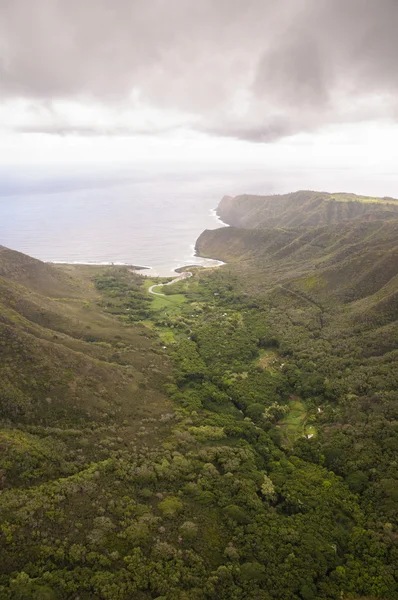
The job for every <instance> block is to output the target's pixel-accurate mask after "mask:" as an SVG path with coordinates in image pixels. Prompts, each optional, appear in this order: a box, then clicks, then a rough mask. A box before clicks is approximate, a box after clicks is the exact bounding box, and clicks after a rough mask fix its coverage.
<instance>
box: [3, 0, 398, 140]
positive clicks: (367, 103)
mask: <svg viewBox="0 0 398 600" xmlns="http://www.w3.org/2000/svg"><path fill="white" fill-rule="evenodd" d="M397 28H398V0H377V1H376V0H278V2H276V1H275V0H201V1H200V2H198V1H197V0H195V1H193V0H168V1H165V0H146V1H145V2H142V1H141V0H84V1H82V0H68V1H65V0H35V1H34V2H33V1H32V0H1V4H0V86H1V87H0V93H1V97H2V99H3V100H7V99H8V100H10V99H14V98H27V99H33V100H34V101H35V102H43V103H44V102H46V103H48V102H53V101H55V100H57V99H60V100H76V101H79V102H85V103H87V102H90V101H96V102H100V103H102V104H103V105H104V106H107V107H109V108H110V110H113V111H115V112H119V113H120V114H122V112H123V110H127V109H129V108H134V106H136V105H137V98H138V99H139V105H140V106H148V107H151V108H155V109H160V110H164V109H167V110H173V111H177V113H180V114H182V115H183V114H188V115H192V127H194V128H196V129H198V130H200V131H204V132H210V133H213V134H217V135H226V136H233V137H239V138H242V139H248V140H252V141H270V140H273V139H276V138H279V137H283V136H285V135H288V134H290V133H294V132H297V131H308V130H312V129H314V128H317V127H319V126H322V125H324V124H328V123H335V122H349V121H353V120H361V119H363V120H366V119H378V118H384V117H389V116H391V117H395V118H396V117H397V106H396V101H395V97H396V94H397V91H398V69H397V68H396V60H397V56H398V35H397V33H396V32H397ZM132 91H134V94H133V95H131V92H132ZM29 127H31V128H32V130H35V128H36V127H37V128H39V129H40V126H39V125H35V124H34V123H33V124H32V125H29V126H26V125H25V129H29ZM68 128H69V126H68V125H65V123H64V122H63V123H62V124H60V125H59V126H57V123H54V124H52V125H48V124H47V125H46V126H45V127H44V129H47V131H52V130H53V131H54V132H57V131H58V132H59V131H61V130H62V132H63V133H67V131H68ZM85 129H86V134H87V135H92V134H93V133H94V131H95V129H96V127H95V124H94V125H93V124H92V123H90V124H87V126H85V125H84V124H83V125H82V124H81V123H79V124H78V125H76V124H74V123H70V130H71V131H75V132H76V131H79V130H80V133H82V134H84V132H85ZM122 129H123V128H120V125H119V124H118V126H117V127H114V128H113V129H112V128H109V131H116V132H119V131H120V132H121V131H122ZM139 129H140V128H139V127H138V130H139ZM144 129H146V128H144ZM166 129H167V128H166ZM103 131H104V128H103V127H99V128H98V133H101V132H103ZM126 133H127V134H129V133H131V131H130V129H129V127H128V126H126ZM154 133H159V128H158V127H154Z"/></svg>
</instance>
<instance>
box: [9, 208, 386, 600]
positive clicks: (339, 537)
mask: <svg viewBox="0 0 398 600" xmlns="http://www.w3.org/2000/svg"><path fill="white" fill-rule="evenodd" d="M338 203H339V204H341V205H343V204H345V199H344V198H341V201H340V200H339V201H338ZM363 204H369V203H368V202H364V203H363ZM370 204H372V203H370ZM380 204H383V206H384V204H385V203H382V202H381V203H380ZM385 205H386V206H388V205H389V202H387V203H386V204H385ZM385 216H386V218H385V219H384V218H380V216H379V217H378V218H377V219H372V220H370V221H368V220H363V219H355V218H353V219H351V220H348V221H344V222H339V223H334V224H332V225H325V224H323V225H318V226H314V227H306V226H304V225H302V224H298V225H297V226H294V227H286V226H283V227H279V228H272V227H267V228H266V229H259V228H257V229H244V228H235V227H230V228H223V229H221V230H217V231H214V232H204V234H202V236H201V237H200V238H199V240H198V243H197V246H198V249H199V250H200V251H201V253H203V254H206V255H209V256H212V257H216V258H223V259H224V260H227V264H226V265H224V266H222V267H221V268H218V269H204V270H203V269H195V268H190V271H192V272H193V276H192V277H190V278H188V279H184V280H181V281H179V282H177V283H174V284H173V285H171V286H165V287H163V288H157V289H158V290H159V289H161V290H162V292H164V293H165V294H166V295H165V296H153V295H150V294H149V293H148V290H149V288H150V286H151V285H153V283H154V282H153V281H151V280H149V279H145V278H143V277H141V276H139V275H136V274H135V273H132V272H131V270H130V269H129V268H127V267H88V266H87V267H83V266H68V265H65V266H62V267H61V266H59V267H54V266H50V265H44V264H43V263H40V261H35V260H33V259H30V258H29V257H26V256H24V255H21V254H18V253H14V252H11V251H7V250H6V249H2V251H1V252H0V273H1V277H0V302H1V318H0V349H1V353H2V357H1V358H2V360H1V362H0V419H1V420H0V450H1V455H0V482H1V483H0V485H1V488H2V489H1V491H0V545H1V546H0V548H1V560H2V574H1V575H0V600H3V599H4V600H14V599H15V600H17V599H18V600H31V599H33V600H42V599H44V600H72V599H73V600H77V598H79V600H132V599H134V600H135V599H137V600H155V599H157V600H213V599H214V598H217V599H219V600H341V598H345V599H347V600H361V599H362V600H363V599H365V598H366V599H367V600H370V599H372V600H374V599H375V598H385V599H388V600H390V599H395V598H398V573H397V564H398V547H397V528H398V511H397V506H398V485H397V484H398V464H397V460H396V457H397V452H398V428H397V422H398V412H397V406H398V392H397V390H398V370H397V363H398V350H397V343H396V340H397V339H398V327H397V318H398V307H397V286H398V273H397V266H398V261H397V256H398V255H397V240H398V237H397V220H396V219H393V218H391V215H390V212H389V211H387V212H386V215H385Z"/></svg>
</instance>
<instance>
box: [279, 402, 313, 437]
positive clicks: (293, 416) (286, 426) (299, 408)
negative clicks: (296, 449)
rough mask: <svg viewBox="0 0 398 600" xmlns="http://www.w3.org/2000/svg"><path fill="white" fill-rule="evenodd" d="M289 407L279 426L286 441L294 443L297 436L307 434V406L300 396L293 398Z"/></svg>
mask: <svg viewBox="0 0 398 600" xmlns="http://www.w3.org/2000/svg"><path fill="white" fill-rule="evenodd" d="M289 409H290V410H289V412H288V414H287V415H286V417H285V418H284V419H283V420H282V421H280V422H279V426H280V428H281V430H282V432H283V434H284V437H285V439H286V441H287V442H288V443H289V444H292V443H293V442H294V441H295V440H296V439H297V438H299V437H301V436H303V435H304V434H306V435H307V432H306V431H305V422H306V419H307V407H306V405H305V404H304V402H303V401H302V400H300V399H299V398H292V400H290V402H289Z"/></svg>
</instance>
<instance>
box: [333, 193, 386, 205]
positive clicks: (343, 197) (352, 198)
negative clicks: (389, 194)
mask: <svg viewBox="0 0 398 600" xmlns="http://www.w3.org/2000/svg"><path fill="white" fill-rule="evenodd" d="M330 200H335V201H336V202H361V203H364V204H396V203H397V202H398V200H396V199H395V198H372V197H371V196H357V195H356V194H332V195H331V196H330Z"/></svg>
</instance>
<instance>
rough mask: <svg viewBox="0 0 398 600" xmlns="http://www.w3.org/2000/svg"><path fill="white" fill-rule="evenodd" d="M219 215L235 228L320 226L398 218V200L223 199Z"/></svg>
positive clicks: (319, 196)
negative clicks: (360, 220) (359, 220)
mask: <svg viewBox="0 0 398 600" xmlns="http://www.w3.org/2000/svg"><path fill="white" fill-rule="evenodd" d="M217 214H218V215H219V216H220V217H221V219H222V220H223V221H225V222H226V223H228V224H230V225H233V226H235V227H245V228H249V229H251V228H252V229H262V228H264V227H298V226H307V227H308V226H311V227H314V226H319V225H331V224H333V223H341V222H342V221H346V220H351V219H358V218H360V219H369V220H373V219H378V218H383V219H385V218H390V217H394V216H395V217H397V215H398V200H395V199H394V198H371V197H367V196H357V195H356V194H346V193H340V194H329V193H327V192H312V191H299V192H293V193H291V194H284V195H275V196H255V195H250V194H245V195H241V196H235V197H231V196H224V198H223V199H222V200H221V202H220V204H219V205H218V207H217Z"/></svg>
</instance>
